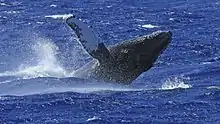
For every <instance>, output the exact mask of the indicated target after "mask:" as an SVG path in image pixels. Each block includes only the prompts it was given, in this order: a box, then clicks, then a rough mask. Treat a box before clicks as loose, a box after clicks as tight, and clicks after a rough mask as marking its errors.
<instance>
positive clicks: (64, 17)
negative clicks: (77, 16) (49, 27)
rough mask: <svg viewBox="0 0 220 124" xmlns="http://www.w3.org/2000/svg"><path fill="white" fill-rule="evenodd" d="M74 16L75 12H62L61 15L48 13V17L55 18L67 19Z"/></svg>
mask: <svg viewBox="0 0 220 124" xmlns="http://www.w3.org/2000/svg"><path fill="white" fill-rule="evenodd" d="M71 16H73V14H61V15H47V16H45V17H46V18H53V19H67V18H68V17H71Z"/></svg>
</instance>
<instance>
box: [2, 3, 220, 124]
mask: <svg viewBox="0 0 220 124" xmlns="http://www.w3.org/2000/svg"><path fill="white" fill-rule="evenodd" d="M219 13H220V1H219V0H191V1H186V0H178V1H177V0H169V2H168V1H166V0H160V1H155V0H136V1H133V0H74V1H72V0H62V1H61V0H60V1H58V0H45V1H40V0H25V1H22V0H0V23H1V25H0V34H1V37H0V123H5V124H9V123H10V124H13V123H27V124H29V123H39V124H42V123H48V124H54V123H65V124H66V123H71V124H72V123H114V124H116V123H126V124H127V123H130V124H132V123H138V124H141V123H142V124H149V123H153V124H155V123H198V124H201V123H215V124H218V123H220V16H219ZM71 14H73V15H75V16H77V17H79V18H81V19H82V20H83V21H84V22H85V23H87V24H89V25H92V27H93V29H94V30H95V32H96V34H97V35H98V36H99V38H100V40H102V41H103V42H104V43H105V44H106V45H112V44H116V43H119V42H121V41H122V40H127V39H131V38H135V37H137V36H141V35H146V34H149V33H151V32H153V31H157V30H171V31H172V32H173V40H172V43H171V44H170V45H169V47H168V48H167V50H166V51H165V52H164V53H163V54H162V55H161V56H160V57H159V59H158V60H157V62H156V63H155V66H154V67H153V68H152V69H150V70H149V71H147V72H145V73H143V74H142V75H141V76H140V77H138V79H137V80H135V81H134V82H133V83H132V84H131V85H128V86H124V85H119V84H109V83H104V82H95V81H89V80H84V79H78V78H74V77H72V76H71V75H72V73H73V72H74V70H76V69H78V68H80V67H81V66H82V65H84V64H85V63H87V62H88V61H90V60H91V59H92V58H91V57H90V56H88V55H87V54H86V52H84V51H83V50H82V47H81V46H80V45H79V44H78V43H77V41H76V39H75V36H74V33H73V32H72V31H71V30H70V29H69V28H68V27H67V25H66V24H65V18H66V17H68V16H70V15H71Z"/></svg>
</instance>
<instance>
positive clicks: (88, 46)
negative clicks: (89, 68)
mask: <svg viewBox="0 0 220 124" xmlns="http://www.w3.org/2000/svg"><path fill="white" fill-rule="evenodd" d="M66 23H67V24H68V25H69V26H70V28H71V29H73V30H74V32H75V34H76V35H77V37H78V38H79V42H80V44H81V45H82V46H83V47H84V49H85V50H86V51H87V52H88V53H89V54H90V55H91V56H92V57H94V58H96V59H98V60H99V61H100V62H106V61H107V60H109V59H110V58H111V55H110V53H109V51H108V49H107V48H106V47H105V45H104V43H100V42H99V40H98V39H97V37H96V36H95V34H94V32H93V31H92V29H91V28H90V27H89V26H88V25H86V24H84V23H83V22H81V21H80V20H78V19H76V18H75V17H74V16H72V17H69V18H67V19H66Z"/></svg>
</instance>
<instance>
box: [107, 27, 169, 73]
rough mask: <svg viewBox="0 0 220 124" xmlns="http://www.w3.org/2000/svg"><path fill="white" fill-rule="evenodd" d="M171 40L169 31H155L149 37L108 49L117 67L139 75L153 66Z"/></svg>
mask: <svg viewBox="0 0 220 124" xmlns="http://www.w3.org/2000/svg"><path fill="white" fill-rule="evenodd" d="M171 38H172V33H171V32H170V31H157V32H154V33H152V34H150V35H146V36H142V37H138V38H136V39H134V40H131V41H127V42H126V41H125V42H123V43H121V44H118V45H115V46H114V47H112V48H110V53H111V55H112V56H113V58H114V60H115V61H116V63H117V65H120V68H121V69H122V70H125V71H128V72H129V71H130V72H134V73H138V74H141V73H142V72H144V71H147V70H148V69H150V68H151V67H152V66H153V63H154V62H155V61H156V59H157V58H158V56H159V55H160V54H161V53H162V52H163V51H164V50H165V48H166V47H167V46H168V44H169V43H170V41H171Z"/></svg>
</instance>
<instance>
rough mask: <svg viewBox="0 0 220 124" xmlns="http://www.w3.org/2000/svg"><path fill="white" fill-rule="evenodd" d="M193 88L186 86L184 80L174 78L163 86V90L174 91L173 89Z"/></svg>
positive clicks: (169, 79)
mask: <svg viewBox="0 0 220 124" xmlns="http://www.w3.org/2000/svg"><path fill="white" fill-rule="evenodd" d="M191 87H192V86H191V85H189V84H186V83H185V82H184V81H183V80H182V79H180V78H177V77H174V78H168V79H167V80H166V81H165V82H164V83H163V84H162V87H161V89H162V90H172V89H178V88H183V89H187V88H191Z"/></svg>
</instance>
